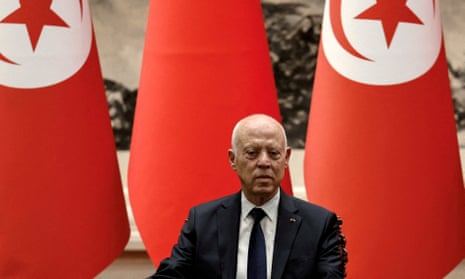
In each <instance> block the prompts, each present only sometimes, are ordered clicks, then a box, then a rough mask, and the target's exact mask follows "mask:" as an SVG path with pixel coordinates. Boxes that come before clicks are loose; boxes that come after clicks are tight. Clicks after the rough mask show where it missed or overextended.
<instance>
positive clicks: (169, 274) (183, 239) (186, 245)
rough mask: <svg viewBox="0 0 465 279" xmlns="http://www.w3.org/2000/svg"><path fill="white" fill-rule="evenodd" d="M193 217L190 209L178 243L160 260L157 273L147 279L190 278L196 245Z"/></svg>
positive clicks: (192, 211) (192, 210)
mask: <svg viewBox="0 0 465 279" xmlns="http://www.w3.org/2000/svg"><path fill="white" fill-rule="evenodd" d="M194 216H195V214H194V209H191V210H190V212H189V217H188V218H187V220H186V222H185V223H184V225H183V227H182V230H181V234H180V236H179V238H178V243H177V244H176V245H175V246H174V247H173V250H172V251H171V255H170V257H169V258H166V259H164V260H162V261H161V262H160V265H159V267H158V269H157V272H156V273H155V274H154V275H152V276H150V277H148V278H151V279H161V278H165V279H167V278H172V279H174V278H179V279H180V278H190V277H189V276H190V275H189V274H191V270H192V265H193V262H194V254H195V243H196V233H195V229H194V227H195V219H194Z"/></svg>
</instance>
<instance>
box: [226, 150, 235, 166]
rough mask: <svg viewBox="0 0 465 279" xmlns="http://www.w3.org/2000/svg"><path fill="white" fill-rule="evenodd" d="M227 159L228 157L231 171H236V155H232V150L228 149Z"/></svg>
mask: <svg viewBox="0 0 465 279" xmlns="http://www.w3.org/2000/svg"><path fill="white" fill-rule="evenodd" d="M228 157H229V164H231V168H232V169H233V170H236V163H235V160H236V154H234V152H233V151H232V149H229V150H228Z"/></svg>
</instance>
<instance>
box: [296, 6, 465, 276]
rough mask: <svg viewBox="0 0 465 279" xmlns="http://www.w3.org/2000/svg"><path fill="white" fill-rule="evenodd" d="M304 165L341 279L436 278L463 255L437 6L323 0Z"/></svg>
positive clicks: (463, 215)
mask: <svg viewBox="0 0 465 279" xmlns="http://www.w3.org/2000/svg"><path fill="white" fill-rule="evenodd" d="M304 165H305V181H306V185H307V192H308V195H309V199H310V200H311V201H313V202H316V203H319V204H322V205H324V206H327V207H329V208H331V209H333V210H334V211H336V212H337V213H338V214H339V215H340V216H341V217H342V219H343V220H344V232H345V234H346V236H347V249H348V253H349V263H348V278H442V277H443V276H445V275H446V274H447V273H448V272H449V271H451V270H452V269H453V268H454V266H455V265H457V264H458V263H459V262H460V260H461V259H462V258H463V257H464V256H465V201H464V197H465V196H464V187H463V180H462V175H461V168H460V158H459V152H458V146H457V134H456V129H455V123H454V112H453V106H452V101H451V94H450V88H449V80H448V73H447V64H446V59H445V53H444V48H443V41H442V30H441V20H440V14H439V9H438V1H423V0H415V1H408V5H407V4H406V1H392V0H385V1H376V3H373V1H369V0H363V1H360V0H352V1H341V0H329V1H327V2H326V8H325V12H324V15H323V26H322V41H321V48H320V53H319V57H318V65H317V70H316V77H315V84H314V91H313V98H312V106H311V114H310V122H309V127H308V134H307V142H306V153H305V160H304Z"/></svg>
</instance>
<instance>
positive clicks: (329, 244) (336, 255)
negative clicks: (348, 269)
mask: <svg viewBox="0 0 465 279" xmlns="http://www.w3.org/2000/svg"><path fill="white" fill-rule="evenodd" d="M341 224H342V221H341V220H340V219H339V218H338V217H337V216H336V215H334V214H332V213H331V214H330V217H329V218H328V220H327V223H326V227H325V231H324V233H323V236H322V242H321V246H320V249H321V252H320V253H319V254H320V256H319V260H318V263H317V265H318V266H317V270H318V274H319V277H318V278H325V279H330V278H331V279H333V278H334V279H337V278H344V277H345V264H346V262H347V253H346V250H345V238H344V235H343V234H342V231H341Z"/></svg>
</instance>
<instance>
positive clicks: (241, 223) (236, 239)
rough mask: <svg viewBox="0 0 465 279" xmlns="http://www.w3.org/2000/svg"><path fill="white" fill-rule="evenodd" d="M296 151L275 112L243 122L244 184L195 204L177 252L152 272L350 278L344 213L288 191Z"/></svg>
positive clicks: (239, 149) (234, 155)
mask: <svg viewBox="0 0 465 279" xmlns="http://www.w3.org/2000/svg"><path fill="white" fill-rule="evenodd" d="M290 153H291V149H290V148H289V147H288V146H287V140H286V134H285V131H284V129H283V127H282V126H281V124H280V123H279V122H277V121H276V120H274V119H273V118H271V117H269V116H266V115H263V114H255V115H251V116H248V117H246V118H244V119H242V120H240V121H239V122H238V123H237V124H236V126H235V127H234V130H233V135H232V148H231V149H230V150H229V151H228V155H229V161H230V163H231V167H232V169H233V170H234V171H236V172H237V175H238V177H239V180H240V182H241V188H242V190H241V191H240V192H239V193H236V194H233V195H230V196H227V197H224V198H221V199H218V200H215V201H211V202H207V203H204V204H201V205H198V206H196V207H193V208H192V209H191V210H190V212H189V217H188V219H187V220H186V223H185V224H184V226H183V228H182V231H181V234H180V236H179V240H178V243H177V244H176V245H175V247H174V248H173V250H172V253H171V256H170V257H169V258H167V259H165V260H163V261H162V262H161V263H160V265H159V267H158V270H157V272H156V273H155V274H154V275H152V276H151V277H150V278H199V279H208V278H227V279H246V278H247V279H250V278H261V279H279V278H302V279H303V278H312V279H319V278H344V277H345V261H346V255H345V249H344V245H345V243H344V239H343V236H342V234H341V231H340V223H339V221H338V219H337V217H336V215H335V214H334V213H332V212H330V211H328V210H326V209H324V208H322V207H320V206H317V205H314V204H311V203H308V202H306V201H303V200H300V199H297V198H294V197H291V196H289V195H287V194H286V193H284V192H283V191H281V190H280V186H279V183H280V182H281V180H282V179H283V177H284V172H285V168H287V167H288V163H289V157H290ZM257 208H259V209H257ZM251 212H252V213H251ZM257 212H259V213H258V215H260V217H255V216H256V215H257ZM251 215H253V216H251ZM254 218H258V219H254ZM249 242H250V243H249ZM249 245H250V246H249ZM254 276H256V277H254Z"/></svg>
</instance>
